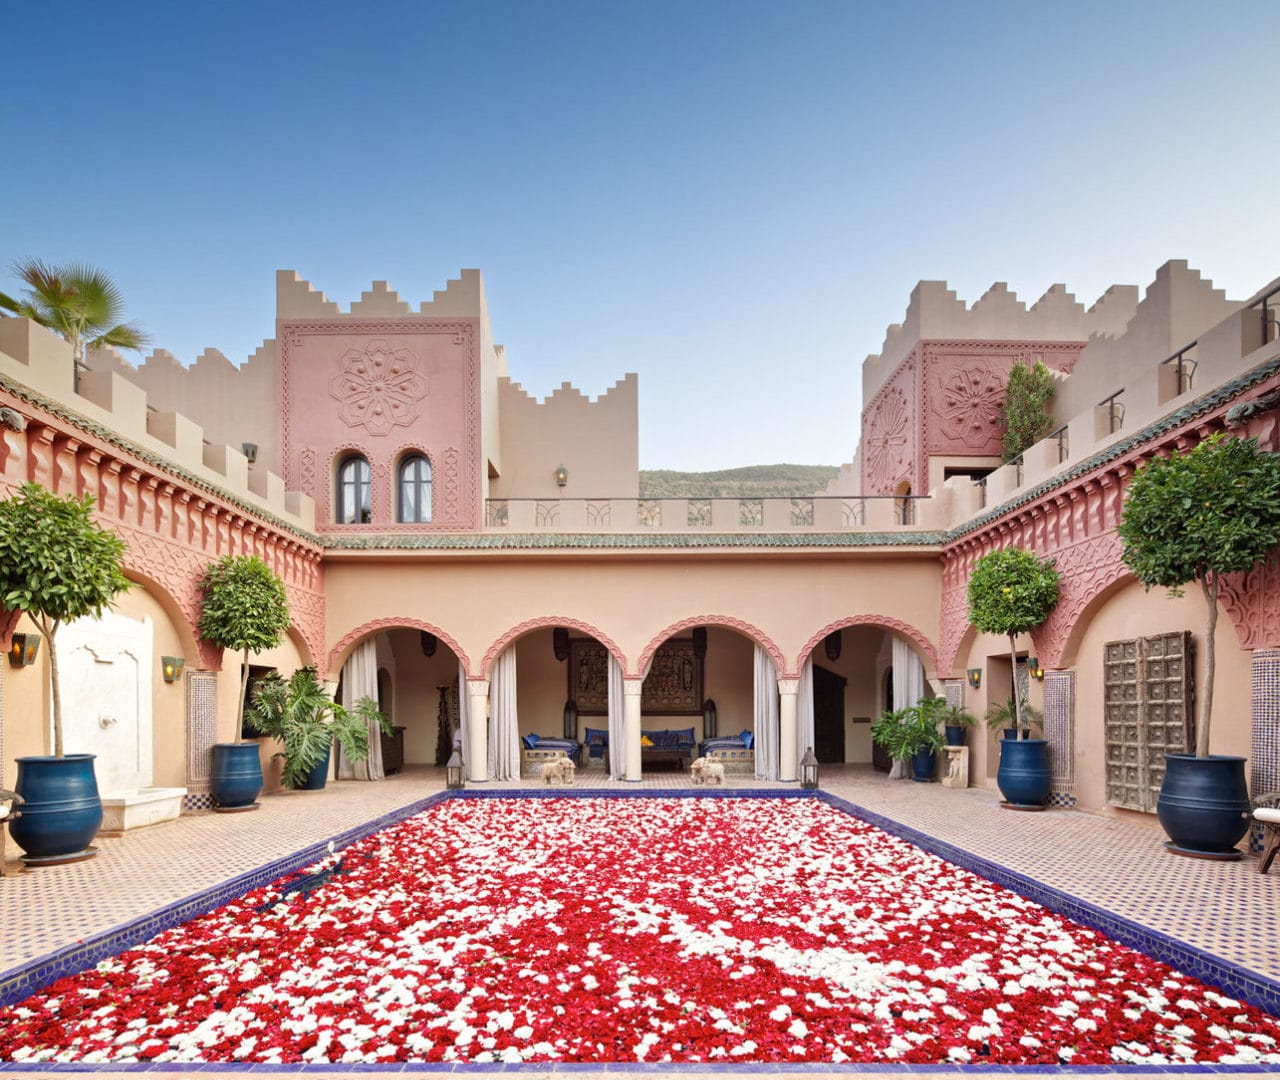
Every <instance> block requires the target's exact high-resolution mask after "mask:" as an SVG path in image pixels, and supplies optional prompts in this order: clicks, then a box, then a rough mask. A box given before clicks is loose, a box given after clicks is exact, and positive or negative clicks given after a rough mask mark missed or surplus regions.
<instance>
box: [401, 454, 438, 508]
mask: <svg viewBox="0 0 1280 1080" xmlns="http://www.w3.org/2000/svg"><path fill="white" fill-rule="evenodd" d="M397 520H398V521H412V522H420V521H430V520H431V462H430V461H428V460H427V458H426V457H425V456H423V455H422V454H411V455H410V456H409V457H407V458H405V459H404V460H403V461H402V462H400V507H399V510H398V513H397Z"/></svg>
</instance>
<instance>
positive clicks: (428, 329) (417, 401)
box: [277, 317, 482, 531]
mask: <svg viewBox="0 0 1280 1080" xmlns="http://www.w3.org/2000/svg"><path fill="white" fill-rule="evenodd" d="M477 332H478V331H477V326H476V320H474V319H450V320H440V319H431V318H422V317H409V318H403V319H387V320H366V321H362V320H354V319H350V318H335V319H333V320H309V321H303V320H280V321H279V323H278V324H277V337H278V340H279V342H280V345H279V352H280V362H279V365H278V384H277V399H278V401H279V403H280V448H281V452H280V458H281V464H282V466H283V468H284V474H285V479H286V481H287V483H288V486H289V487H290V488H291V489H292V488H298V489H300V490H302V491H303V492H305V493H306V494H308V495H311V496H312V498H314V499H315V501H316V524H317V527H318V528H322V529H326V530H341V529H342V528H344V527H343V526H338V525H336V524H335V523H334V519H335V511H334V500H335V474H336V469H337V465H338V462H339V460H340V459H341V458H343V457H344V456H345V455H346V454H348V453H353V452H354V453H360V454H363V455H364V456H365V458H367V459H368V461H369V465H370V468H371V471H372V481H373V520H372V522H371V524H373V525H375V526H380V527H382V530H383V531H386V528H387V527H388V526H393V523H394V522H395V516H396V512H395V499H394V494H395V474H396V466H397V464H398V462H399V461H400V459H401V458H402V457H403V456H404V455H406V454H409V453H414V452H421V453H425V454H426V455H427V457H428V458H429V459H430V461H431V466H432V520H431V524H430V525H413V526H405V528H412V529H413V530H415V531H422V530H423V529H435V530H457V529H474V528H476V527H478V525H479V522H480V505H481V490H480V476H481V473H482V469H481V460H480V458H481V451H480V405H479V400H480V396H479V389H480V387H479V383H480V372H479V356H478V350H477V345H476V340H477ZM346 528H350V529H355V530H359V529H361V528H364V529H366V530H367V526H358V525H356V526H348V527H346Z"/></svg>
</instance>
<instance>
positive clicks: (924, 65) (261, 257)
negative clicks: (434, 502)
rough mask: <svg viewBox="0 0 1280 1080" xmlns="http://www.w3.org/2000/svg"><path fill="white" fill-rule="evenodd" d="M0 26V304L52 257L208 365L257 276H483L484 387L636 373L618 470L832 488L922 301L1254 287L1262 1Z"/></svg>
mask: <svg viewBox="0 0 1280 1080" xmlns="http://www.w3.org/2000/svg"><path fill="white" fill-rule="evenodd" d="M58 12H59V18H58V26H57V29H56V32H55V31H51V28H50V17H49V15H48V14H47V13H46V12H44V11H43V10H42V9H41V8H40V7H39V5H21V6H18V7H15V8H13V9H12V10H10V11H8V12H7V13H6V15H5V21H4V25H5V36H6V38H7V40H8V43H9V44H8V47H7V48H6V49H5V60H4V63H3V66H0V96H2V98H3V100H4V101H5V102H6V105H7V110H6V111H7V113H8V116H9V118H10V123H9V124H8V125H7V133H6V136H5V138H4V146H5V152H4V153H3V154H2V155H0V289H3V290H4V291H12V289H13V288H14V287H15V284H14V282H13V280H12V277H11V276H10V275H9V274H8V273H7V270H6V269H5V268H7V267H8V265H9V264H10V263H11V262H12V261H13V260H14V259H17V258H22V257H26V256H40V257H43V258H45V259H48V260H52V261H62V260H85V261H89V262H93V263H96V264H98V265H101V266H103V267H105V268H106V269H108V270H109V271H110V272H111V273H112V274H113V275H114V276H115V277H116V279H117V281H118V282H119V283H120V285H121V286H122V288H123V290H124V293H125V296H126V298H127V304H128V313H129V316H130V317H131V318H134V319H136V320H138V321H139V322H141V323H142V324H144V326H145V327H146V328H147V329H148V330H149V331H150V333H151V334H152V337H153V338H154V342H155V344H157V345H159V346H162V347H164V348H167V349H169V350H170V351H171V352H173V353H174V354H175V355H177V356H178V358H179V359H181V360H182V361H184V362H187V363H190V362H191V361H192V360H194V359H195V357H196V356H197V355H199V353H200V352H201V351H202V350H203V349H204V348H206V347H210V346H212V347H215V348H218V349H220V350H221V351H222V352H224V353H225V354H226V355H227V356H228V357H230V358H231V359H232V360H233V361H235V362H237V363H241V362H243V361H244V360H245V359H246V358H247V357H248V355H249V354H250V353H251V352H252V351H253V349H254V348H256V347H257V345H258V344H259V342H260V341H261V339H262V338H263V337H266V336H269V335H270V334H272V333H273V319H274V272H275V270H276V268H278V267H283V268H290V269H295V270H297V271H298V272H299V273H300V274H301V275H302V276H303V277H304V278H306V279H307V280H309V281H310V282H311V283H312V284H313V285H315V286H316V287H317V288H319V289H322V290H323V291H324V292H326V293H327V294H328V295H329V297H330V298H331V299H334V300H337V301H339V302H340V303H342V304H344V305H345V304H348V303H350V302H351V301H352V300H353V299H355V298H357V297H358V296H359V294H360V292H361V291H362V290H364V289H366V288H368V286H369V283H370V281H372V280H373V279H375V278H377V279H385V280H387V281H389V282H390V284H391V286H392V288H394V289H396V290H397V291H398V292H399V293H400V295H401V296H402V297H403V298H404V299H406V300H409V301H411V302H413V303H415V304H416V303H417V302H418V301H420V300H422V299H424V298H427V297H429V296H430V295H431V292H432V291H433V290H434V289H437V288H441V287H443V283H444V281H445V280H446V279H447V278H448V277H451V276H456V274H457V271H458V270H459V269H460V268H461V267H479V268H480V269H481V270H482V271H483V272H484V275H485V285H486V289H487V293H488V298H489V308H490V315H491V318H492V321H493V327H494V333H495V337H496V340H498V341H499V342H502V343H503V344H505V345H506V346H507V355H508V360H509V363H510V367H511V374H512V377H513V378H515V379H516V380H517V381H519V382H521V383H522V384H523V385H524V386H525V388H526V389H528V390H529V391H530V392H532V393H535V394H538V395H544V394H546V393H549V392H550V391H551V390H552V389H554V388H555V387H556V386H558V385H559V384H560V383H561V382H562V381H566V380H567V381H571V382H573V383H574V384H575V385H577V386H579V387H580V388H582V389H583V390H584V391H585V392H587V393H591V394H596V393H599V392H601V391H603V390H604V389H606V388H607V387H608V386H609V385H611V384H612V383H613V382H614V381H615V380H616V379H618V378H620V377H621V376H622V374H623V373H624V372H627V371H637V372H639V374H640V395H641V398H640V424H641V435H640V460H641V466H642V467H644V468H686V469H713V468H726V467H732V466H735V465H746V464H757V463H767V462H776V461H793V462H802V463H825V464H838V463H840V462H842V461H847V460H848V459H849V458H850V457H851V456H852V454H853V450H854V446H855V443H856V439H857V416H858V411H859V409H860V405H861V403H860V399H859V386H860V380H859V367H860V364H861V361H862V359H863V358H864V357H865V356H866V354H867V353H869V352H877V351H879V348H880V343H881V341H882V340H883V335H884V329H885V326H886V325H887V324H888V323H890V322H895V321H898V320H899V319H901V317H902V315H903V312H904V310H905V307H906V303H907V299H908V295H909V293H910V290H911V288H912V287H913V285H914V284H915V282H916V281H918V280H920V279H922V278H942V279H945V280H947V281H948V282H949V283H950V284H951V286H952V288H954V289H956V291H957V292H958V293H959V295H960V296H961V297H962V298H964V299H965V300H967V301H969V302H973V301H974V300H976V299H977V298H978V297H979V296H980V295H981V294H982V292H983V291H985V289H986V288H987V287H988V286H989V285H990V284H991V283H992V282H993V281H997V280H1003V281H1007V282H1009V284H1010V286H1011V287H1012V288H1014V289H1015V290H1016V291H1017V292H1018V293H1019V295H1020V296H1022V297H1023V298H1024V299H1026V300H1028V301H1033V300H1034V299H1035V298H1036V297H1038V296H1039V295H1040V293H1042V292H1043V291H1044V289H1046V288H1047V287H1048V286H1049V285H1051V284H1053V283H1054V282H1058V281H1061V282H1064V283H1065V284H1066V285H1067V287H1068V288H1069V289H1070V290H1071V291H1073V292H1074V293H1075V294H1076V296H1077V298H1078V299H1080V300H1082V301H1084V302H1085V303H1086V305H1088V304H1091V303H1092V302H1093V301H1094V300H1095V299H1096V298H1097V297H1098V296H1099V295H1100V294H1101V293H1102V292H1103V291H1104V290H1105V289H1106V287H1107V286H1108V285H1109V284H1111V283H1113V282H1126V283H1133V284H1138V285H1142V286H1145V285H1146V284H1147V283H1148V282H1149V281H1150V280H1151V278H1152V276H1153V273H1154V271H1155V269H1156V267H1157V266H1158V265H1159V264H1160V263H1162V262H1164V261H1165V260H1166V259H1169V258H1185V259H1188V260H1189V261H1190V262H1191V264H1192V265H1193V266H1195V267H1197V268H1198V269H1200V270H1201V271H1202V272H1203V273H1205V274H1206V275H1207V276H1209V277H1211V278H1213V280H1214V281H1215V282H1216V283H1217V284H1218V285H1219V286H1221V287H1224V288H1225V289H1226V290H1227V293H1228V295H1230V296H1232V297H1235V298H1244V297H1245V296H1247V295H1249V294H1251V293H1252V292H1254V291H1255V290H1257V289H1258V288H1260V287H1261V286H1262V285H1263V284H1265V283H1266V282H1267V281H1268V280H1270V279H1271V278H1272V277H1274V276H1276V275H1277V274H1280V258H1277V256H1276V254H1275V253H1276V252H1277V251H1278V250H1280V205H1278V204H1277V199H1276V193H1277V191H1278V190H1280V185H1278V184H1277V178H1278V177H1280V138H1278V137H1277V136H1276V133H1275V131H1274V130H1273V127H1274V125H1273V123H1272V116H1273V115H1274V104H1275V101H1276V100H1277V91H1278V90H1280V85H1278V83H1280V80H1278V79H1277V76H1276V74H1275V72H1276V70H1277V69H1276V57H1275V52H1274V50H1275V39H1274V35H1273V34H1272V35H1270V36H1269V35H1268V31H1269V30H1274V28H1275V18H1274V15H1275V9H1274V7H1273V5H1271V4H1267V3H1231V2H1220V3H1214V4H1204V3H1180V2H1172V3H1145V2H1140V0H1129V2H1124V3H1114V2H1108V3H1061V4H1059V3H1047V2H1045V3H1037V2H1024V3H1014V4H1004V3H983V4H960V3H939V4H932V3H901V4H898V3H893V4H890V3H854V2H849V3H819V2H793V3H754V2H750V0H733V2H726V3H713V2H709V0H708V2H685V3H673V4H666V3H637V2H626V3H623V2H620V0H619V2H600V0H597V2H591V3H541V4H537V3H512V4H503V3H481V2H476V3H465V4H460V3H448V4H436V3H376V4H368V5H357V4H353V3H343V4H325V3H320V2H297V3H283V2H280V3H269V2H262V0H257V2H253V3H236V2H219V3H214V4H204V5H194V4H173V3H154V4H151V3H148V4H139V3H128V2H122V3H120V4H117V5H101V4H93V5H87V4H86V5H79V4H77V3H75V2H67V3H64V4H61V5H59V8H58Z"/></svg>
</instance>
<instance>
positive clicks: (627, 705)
mask: <svg viewBox="0 0 1280 1080" xmlns="http://www.w3.org/2000/svg"><path fill="white" fill-rule="evenodd" d="M643 686H644V680H643V679H623V680H622V737H623V739H624V740H625V741H626V744H627V773H626V776H625V777H624V779H626V780H639V779H640V691H641V689H642V688H643Z"/></svg>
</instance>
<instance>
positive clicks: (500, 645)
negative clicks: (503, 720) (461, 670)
mask: <svg viewBox="0 0 1280 1080" xmlns="http://www.w3.org/2000/svg"><path fill="white" fill-rule="evenodd" d="M546 626H563V627H565V628H567V629H570V630H581V631H582V632H583V633H584V634H590V635H591V636H592V637H593V638H595V639H596V640H597V641H598V642H600V644H601V645H603V646H604V647H605V648H606V649H608V650H609V652H610V653H612V654H613V658H614V659H615V660H617V661H618V663H619V664H621V665H622V670H623V671H626V670H627V658H626V656H625V655H624V654H623V652H622V650H621V649H620V648H618V645H617V642H615V641H614V640H613V639H612V638H611V637H609V635H608V634H605V633H603V632H602V631H601V630H599V629H598V628H597V627H595V626H592V625H591V624H590V623H587V622H583V621H582V620H581V619H570V618H568V617H567V616H564V615H540V616H539V617H538V618H536V619H528V620H526V621H525V622H522V623H520V625H519V626H513V627H512V628H511V629H510V630H508V631H507V632H506V633H505V634H503V635H502V637H500V638H498V640H497V641H495V642H494V643H493V644H492V645H490V646H489V651H488V652H487V653H485V654H484V659H483V660H481V661H480V670H481V672H484V673H485V674H484V675H482V676H481V677H482V678H488V677H489V676H488V672H489V670H490V669H491V668H492V667H493V662H494V661H495V660H496V659H497V658H498V655H499V654H500V653H501V652H502V650H503V649H505V648H506V647H507V646H508V645H510V644H511V643H512V642H513V641H515V640H516V639H517V638H520V637H524V635H525V634H527V633H528V632H529V631H530V630H540V629H542V628H543V627H546Z"/></svg>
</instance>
